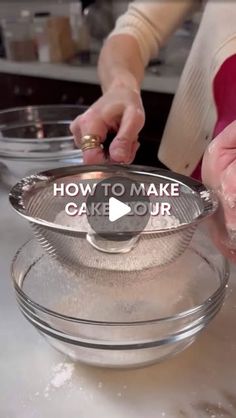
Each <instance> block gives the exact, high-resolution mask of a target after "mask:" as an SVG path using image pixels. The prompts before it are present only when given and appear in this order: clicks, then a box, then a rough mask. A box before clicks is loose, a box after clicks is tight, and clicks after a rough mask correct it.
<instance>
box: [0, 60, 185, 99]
mask: <svg viewBox="0 0 236 418" xmlns="http://www.w3.org/2000/svg"><path fill="white" fill-rule="evenodd" d="M0 73H5V74H17V75H22V76H31V77H42V78H49V79H54V80H62V81H71V82H80V83H88V84H95V85H99V80H98V76H97V71H96V67H93V66H89V65H88V66H73V65H69V64H61V63H60V64H42V63H39V62H14V61H8V60H5V59H0ZM178 83H179V76H178V75H168V76H161V75H160V76H159V75H152V74H147V73H146V75H145V78H144V81H143V84H142V90H144V91H150V92H154V93H166V94H175V92H176V90H177V86H178Z"/></svg>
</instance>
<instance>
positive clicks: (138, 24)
mask: <svg viewBox="0 0 236 418" xmlns="http://www.w3.org/2000/svg"><path fill="white" fill-rule="evenodd" d="M121 34H122V35H124V34H125V35H130V36H132V37H133V38H134V39H136V41H137V43H138V46H139V49H140V53H141V57H142V61H143V64H144V66H145V67H146V66H147V64H148V63H149V61H150V59H152V58H154V57H155V56H156V55H157V54H158V50H159V44H158V41H157V39H156V37H155V33H154V30H153V29H152V27H151V25H148V24H147V22H146V21H144V18H143V17H142V16H141V15H139V16H136V15H135V13H134V12H133V13H132V14H131V13H129V15H123V16H121V17H120V18H119V19H118V20H117V22H116V26H115V29H114V30H113V31H112V32H111V33H110V35H109V36H108V38H110V37H112V36H115V35H121Z"/></svg>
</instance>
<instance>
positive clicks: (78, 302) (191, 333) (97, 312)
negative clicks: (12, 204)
mask: <svg viewBox="0 0 236 418" xmlns="http://www.w3.org/2000/svg"><path fill="white" fill-rule="evenodd" d="M157 251H158V248H157ZM12 277H13V281H14V287H15V292H16V298H17V302H18V304H19V307H20V309H21V311H22V313H23V314H24V316H25V317H26V318H27V320H28V321H29V322H30V323H31V324H32V325H33V326H34V327H35V328H36V329H37V330H39V331H40V333H41V334H43V335H44V337H45V338H46V339H47V341H48V342H49V343H50V344H51V345H52V346H54V347H55V348H56V349H58V350H60V351H61V352H63V353H65V354H66V355H68V356H69V357H70V358H72V359H73V360H77V361H81V362H84V363H88V364H91V365H96V366H103V367H119V368H122V367H140V366H144V365H148V364H151V363H155V362H159V361H161V360H163V359H166V358H169V357H170V356H173V355H175V354H176V353H178V352H180V351H182V350H184V349H185V348H186V347H188V346H189V345H190V344H192V343H193V341H194V340H195V339H196V337H197V336H198V334H199V333H200V332H201V331H202V330H203V329H204V328H205V327H206V326H207V325H208V323H209V322H210V321H211V320H212V319H213V318H214V316H215V315H216V314H217V313H218V311H219V310H220V308H221V306H222V304H223V301H224V297H225V292H226V287H227V283H228V278H229V269H228V265H227V262H226V261H225V259H224V258H223V257H222V256H221V255H220V254H219V253H218V252H217V250H216V249H215V247H214V246H213V244H212V243H211V241H210V239H209V238H208V236H207V234H205V232H202V231H200V230H199V229H198V230H197V231H196V233H195V235H194V237H193V240H192V242H191V244H190V246H189V247H188V248H187V250H186V251H185V252H184V254H182V256H180V257H179V258H178V259H177V260H176V261H175V262H173V263H170V264H168V265H166V266H163V267H155V268H149V269H143V270H141V271H139V272H138V273H137V271H122V270H119V271H107V270H106V271H102V270H98V269H96V268H89V267H86V266H82V265H81V268H80V269H78V271H77V272H76V273H75V272H72V271H70V270H69V269H66V268H63V267H62V266H61V265H60V264H59V263H58V262H57V261H56V260H53V259H51V258H50V257H49V256H48V255H47V254H46V253H44V252H43V250H42V248H41V247H40V246H39V244H38V243H37V242H36V241H35V240H31V241H30V242H28V243H26V244H25V245H24V246H23V247H22V248H21V249H20V250H19V251H18V253H17V254H16V256H15V258H14V261H13V264H12Z"/></svg>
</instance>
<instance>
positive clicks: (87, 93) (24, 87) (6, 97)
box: [0, 73, 173, 166]
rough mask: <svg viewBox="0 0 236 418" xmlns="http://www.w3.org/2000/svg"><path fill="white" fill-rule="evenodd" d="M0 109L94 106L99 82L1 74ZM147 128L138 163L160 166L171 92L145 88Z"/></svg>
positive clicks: (98, 93)
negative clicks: (159, 155) (157, 156)
mask: <svg viewBox="0 0 236 418" xmlns="http://www.w3.org/2000/svg"><path fill="white" fill-rule="evenodd" d="M0 88H1V97H0V108H1V109H5V108H9V107H18V106H30V105H45V104H83V105H87V106H89V105H91V104H92V103H93V102H94V101H96V100H97V99H98V98H99V97H100V95H101V89H100V87H99V86H98V85H96V84H89V83H79V82H71V81H61V80H53V79H49V78H40V77H30V76H22V75H15V74H6V73H0ZM142 98H143V103H144V108H145V112H146V123H145V127H144V129H143V130H142V132H141V134H140V142H141V147H140V149H139V151H138V153H137V157H136V160H135V163H137V164H146V165H154V166H156V165H158V166H159V165H161V164H160V163H159V162H158V161H157V158H156V155H157V149H158V146H159V143H160V139H161V136H162V132H163V129H164V126H165V123H166V119H167V117H168V113H169V110H170V107H171V103H172V100H173V95H172V94H164V93H157V92H150V91H143V92H142Z"/></svg>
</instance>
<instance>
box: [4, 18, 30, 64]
mask: <svg viewBox="0 0 236 418" xmlns="http://www.w3.org/2000/svg"><path fill="white" fill-rule="evenodd" d="M2 28H3V37H4V44H5V50H6V57H7V59H9V60H11V61H36V60H37V47H36V43H35V40H34V36H33V26H32V21H31V18H30V16H28V15H27V16H26V15H21V16H20V17H17V18H10V19H4V20H2Z"/></svg>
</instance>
